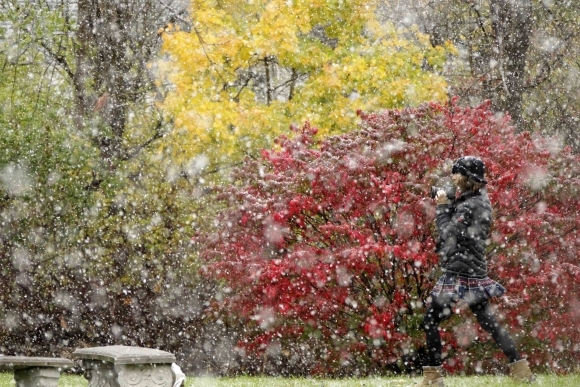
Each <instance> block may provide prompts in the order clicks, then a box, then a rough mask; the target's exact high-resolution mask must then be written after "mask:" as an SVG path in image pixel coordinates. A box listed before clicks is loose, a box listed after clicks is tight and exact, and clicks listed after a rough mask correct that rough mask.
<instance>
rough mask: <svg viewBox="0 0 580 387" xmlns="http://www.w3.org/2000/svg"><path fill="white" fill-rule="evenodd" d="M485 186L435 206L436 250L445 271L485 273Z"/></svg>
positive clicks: (487, 230)
mask: <svg viewBox="0 0 580 387" xmlns="http://www.w3.org/2000/svg"><path fill="white" fill-rule="evenodd" d="M491 216H492V215H491V203H490V202H489V198H488V196H487V190H486V189H485V188H484V189H481V190H480V191H479V192H477V193H472V192H466V193H464V194H462V195H461V196H460V197H459V198H457V199H456V200H455V201H454V202H452V203H450V204H440V205H438V206H437V212H436V223H437V231H438V233H439V241H438V242H437V253H438V254H439V256H440V257H441V261H440V264H441V268H442V269H443V271H444V272H446V273H453V274H459V275H461V276H465V277H472V278H485V277H487V259H486V257H485V250H486V246H487V244H488V243H489V242H488V239H489V233H490V227H491Z"/></svg>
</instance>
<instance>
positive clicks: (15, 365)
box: [0, 356, 74, 371]
mask: <svg viewBox="0 0 580 387" xmlns="http://www.w3.org/2000/svg"><path fill="white" fill-rule="evenodd" d="M73 366H74V363H73V362H72V361H70V360H69V359H64V358H60V357H55V358H53V357H27V356H0V370H3V371H7V370H13V369H19V368H30V367H50V368H60V369H66V368H72V367H73Z"/></svg>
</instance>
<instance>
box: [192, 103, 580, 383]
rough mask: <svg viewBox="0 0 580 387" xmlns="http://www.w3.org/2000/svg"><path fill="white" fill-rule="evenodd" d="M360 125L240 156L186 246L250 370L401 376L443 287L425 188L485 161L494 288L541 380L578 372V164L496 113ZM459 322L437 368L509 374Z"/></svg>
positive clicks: (417, 114)
mask: <svg viewBox="0 0 580 387" xmlns="http://www.w3.org/2000/svg"><path fill="white" fill-rule="evenodd" d="M359 115H360V117H361V118H362V125H361V127H360V129H359V130H358V131H354V132H351V133H347V134H343V135H338V136H332V137H328V138H326V139H323V140H318V139H317V138H316V136H315V133H316V129H315V128H313V127H311V126H310V125H309V124H306V125H304V126H303V127H302V128H300V129H296V128H295V130H296V132H297V133H296V136H295V137H293V138H288V137H280V138H279V140H278V141H277V148H276V149H273V150H269V151H264V152H263V157H262V159H261V160H251V159H247V160H246V161H245V163H244V164H243V165H242V167H240V168H239V169H237V171H236V172H235V174H234V184H230V185H229V186H227V187H223V188H221V193H220V194H221V196H220V199H221V200H222V201H223V202H224V203H225V204H226V205H227V206H226V208H227V209H226V210H224V211H222V212H221V213H220V216H219V218H218V221H217V226H218V227H217V228H216V230H217V231H215V232H212V233H201V234H199V235H196V236H195V237H194V242H195V243H196V244H197V245H198V247H199V249H200V251H201V252H202V254H203V256H202V257H203V259H204V260H205V262H206V264H205V266H204V267H203V269H202V272H203V273H204V275H206V276H208V277H209V278H211V279H218V280H220V281H222V282H223V292H222V293H220V296H219V297H218V298H216V300H215V304H214V307H215V308H216V310H219V311H221V312H222V313H226V314H227V315H228V316H229V317H230V318H232V317H233V318H239V319H241V320H242V321H243V322H244V325H245V330H244V334H243V338H242V339H241V340H240V342H239V347H240V350H241V353H243V354H244V355H245V356H244V357H242V358H244V359H246V360H245V363H244V366H246V367H250V366H253V367H257V364H259V365H260V369H259V370H261V371H264V370H266V371H268V370H270V371H271V372H288V373H311V374H326V375H340V374H368V373H385V372H388V371H392V370H394V371H400V370H402V367H404V366H405V364H403V363H404V362H403V361H402V360H401V359H403V360H412V359H413V357H415V355H416V354H417V353H420V351H421V347H422V345H423V341H424V337H423V333H422V331H421V330H420V327H419V322H420V321H421V316H422V313H423V311H424V307H423V302H424V300H425V299H426V297H427V296H428V293H429V291H430V289H431V287H432V286H433V284H434V282H435V279H436V277H437V274H438V272H437V263H438V256H437V255H436V254H435V252H434V245H435V235H434V227H433V219H434V212H435V207H434V202H433V201H432V200H431V199H430V198H429V190H430V186H431V185H435V184H441V183H442V182H443V181H444V180H445V179H446V178H447V177H448V176H449V175H450V167H451V164H452V162H453V160H454V159H455V158H457V157H459V156H461V155H465V154H471V155H477V156H479V157H481V158H483V160H484V161H485V163H486V166H487V178H488V181H489V184H488V188H489V192H490V199H491V201H492V204H493V206H494V224H493V228H492V235H491V238H490V240H489V246H488V260H489V263H490V276H491V277H492V278H494V279H497V280H499V281H500V282H501V283H503V284H504V285H505V286H506V287H507V288H508V293H507V295H506V296H504V297H503V298H502V299H501V300H499V302H498V303H497V306H498V314H499V316H500V318H501V320H502V321H503V324H505V326H506V327H508V329H510V331H511V332H512V333H513V334H514V337H515V338H516V341H517V343H518V346H519V347H520V348H521V350H522V352H524V354H525V355H527V356H528V357H529V359H530V360H531V363H532V365H533V366H534V367H544V368H546V367H547V368H550V369H552V370H556V371H562V370H563V371H570V370H573V369H574V368H575V367H577V366H576V364H578V360H580V359H579V358H578V353H579V352H578V344H577V343H578V342H580V337H578V336H579V332H580V330H579V329H578V328H579V324H580V314H579V313H578V310H579V308H578V306H579V305H578V304H579V300H578V296H577V294H579V290H580V289H578V280H579V279H580V268H579V267H578V264H577V258H576V252H577V250H578V241H579V239H578V237H579V226H580V218H579V216H578V215H579V214H578V210H579V208H580V202H579V199H578V197H579V195H578V190H579V188H580V182H579V180H578V173H579V171H580V165H579V160H578V158H577V157H576V156H575V155H573V154H572V153H571V152H570V151H569V149H566V148H563V147H560V146H559V145H558V143H557V142H556V141H554V140H551V139H548V138H541V137H532V136H531V135H530V134H529V133H520V134H516V133H515V132H514V129H513V127H512V126H510V121H509V118H505V117H503V118H502V117H498V116H495V115H493V113H492V112H491V111H490V109H489V103H484V104H482V105H480V106H477V107H475V108H462V107H459V106H458V105H457V104H456V101H452V102H451V103H450V104H448V105H441V104H436V103H432V104H424V105H421V106H420V107H417V108H409V109H404V110H389V111H385V112H382V113H377V114H367V113H363V112H359ZM459 313H465V312H462V311H459ZM465 317H467V319H451V320H450V321H449V322H448V323H447V325H445V326H444V327H443V328H444V331H443V339H444V341H445V346H444V351H445V352H446V353H447V355H448V359H447V361H446V364H445V365H446V367H447V368H449V369H450V370H452V371H466V372H470V371H479V370H481V367H484V368H485V367H486V366H494V365H496V363H497V362H500V361H501V362H504V359H503V355H502V354H501V353H500V352H499V351H498V350H497V349H496V347H495V345H494V344H493V343H492V342H491V338H490V337H489V336H488V335H487V334H485V333H484V332H483V331H481V329H479V328H478V327H477V326H476V325H477V324H474V322H473V321H475V320H473V319H471V317H470V315H469V314H465ZM250 363H251V364H250ZM245 369H246V370H248V371H249V370H251V369H252V368H245ZM254 369H255V370H258V368H254Z"/></svg>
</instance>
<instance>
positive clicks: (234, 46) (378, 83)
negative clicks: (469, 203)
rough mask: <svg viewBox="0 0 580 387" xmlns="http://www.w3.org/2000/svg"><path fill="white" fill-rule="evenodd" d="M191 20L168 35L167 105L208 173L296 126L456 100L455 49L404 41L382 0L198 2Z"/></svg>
mask: <svg viewBox="0 0 580 387" xmlns="http://www.w3.org/2000/svg"><path fill="white" fill-rule="evenodd" d="M190 17H191V29H190V30H185V31H183V30H181V29H179V28H171V29H168V30H167V32H166V33H165V34H164V35H163V36H164V52H165V53H166V54H167V55H168V57H169V58H168V59H167V60H165V61H164V62H162V63H160V67H162V68H166V70H167V80H168V81H169V82H170V84H171V85H172V87H173V88H174V89H173V90H172V91H170V92H169V94H168V96H167V98H166V99H165V101H164V103H163V107H164V109H165V111H167V112H168V113H170V114H171V115H172V116H173V117H174V118H175V125H176V128H177V131H176V133H175V135H174V136H173V141H175V143H177V144H180V145H179V146H180V149H187V154H188V155H190V158H191V159H193V158H194V157H197V156H199V155H202V154H204V155H206V157H207V158H208V162H209V164H208V167H207V169H208V170H214V169H217V168H221V167H223V166H224V165H226V166H227V165H231V164H235V163H237V162H239V161H240V160H242V159H243V157H244V155H250V156H252V157H256V156H257V155H258V151H259V149H261V148H263V147H268V146H270V145H271V143H272V140H273V139H274V138H275V137H276V136H277V135H278V134H281V133H286V132H287V130H288V128H289V126H290V125H291V124H301V123H302V122H304V121H305V120H308V121H310V122H311V123H312V124H313V125H317V126H318V127H320V128H321V131H323V132H325V133H340V132H344V131H345V130H350V129H351V128H353V125H352V123H353V122H355V121H356V119H357V118H356V115H355V113H354V112H355V111H356V109H357V108H364V109H382V108H388V107H403V106H409V105H416V104H418V103H420V102H422V101H426V100H436V101H443V100H445V99H446V98H447V94H446V83H445V81H444V80H443V78H442V77H441V76H439V75H438V72H439V71H441V70H442V66H443V65H444V63H445V61H446V59H447V57H448V54H449V53H450V51H452V48H451V47H450V46H448V45H446V44H445V43H441V44H440V45H438V46H436V47H431V46H430V45H429V42H428V39H427V37H426V36H425V35H422V34H419V33H416V32H412V33H411V34H410V35H409V37H408V39H402V38H400V37H399V36H398V34H397V32H396V31H395V29H394V28H393V27H392V25H391V24H379V23H378V22H377V19H376V16H375V2H372V1H371V2H369V1H359V0H356V1H348V2H342V1H315V2H312V1H294V2H287V1H281V0H263V1H254V2H251V3H244V4H240V2H239V1H230V0H228V1H197V0H194V1H192V3H191V13H190ZM176 146H177V145H176Z"/></svg>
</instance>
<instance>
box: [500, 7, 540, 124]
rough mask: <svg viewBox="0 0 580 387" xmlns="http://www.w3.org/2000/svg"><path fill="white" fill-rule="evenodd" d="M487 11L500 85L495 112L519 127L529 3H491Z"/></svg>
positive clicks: (528, 26) (530, 21) (529, 11)
mask: <svg viewBox="0 0 580 387" xmlns="http://www.w3.org/2000/svg"><path fill="white" fill-rule="evenodd" d="M490 8H491V17H492V20H491V21H492V28H493V32H494V37H495V44H496V47H495V48H496V52H495V53H496V55H497V63H496V65H497V70H498V71H499V75H500V82H501V83H500V85H499V87H498V88H497V89H496V92H497V95H496V96H495V98H493V100H494V104H495V109H496V110H498V111H502V112H508V113H509V114H510V115H511V117H512V119H513V121H514V123H515V124H516V126H520V123H521V120H522V94H523V91H524V82H525V71H526V69H525V67H526V54H527V52H528V49H529V47H530V35H531V33H532V3H531V1H530V0H491V1H490Z"/></svg>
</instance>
